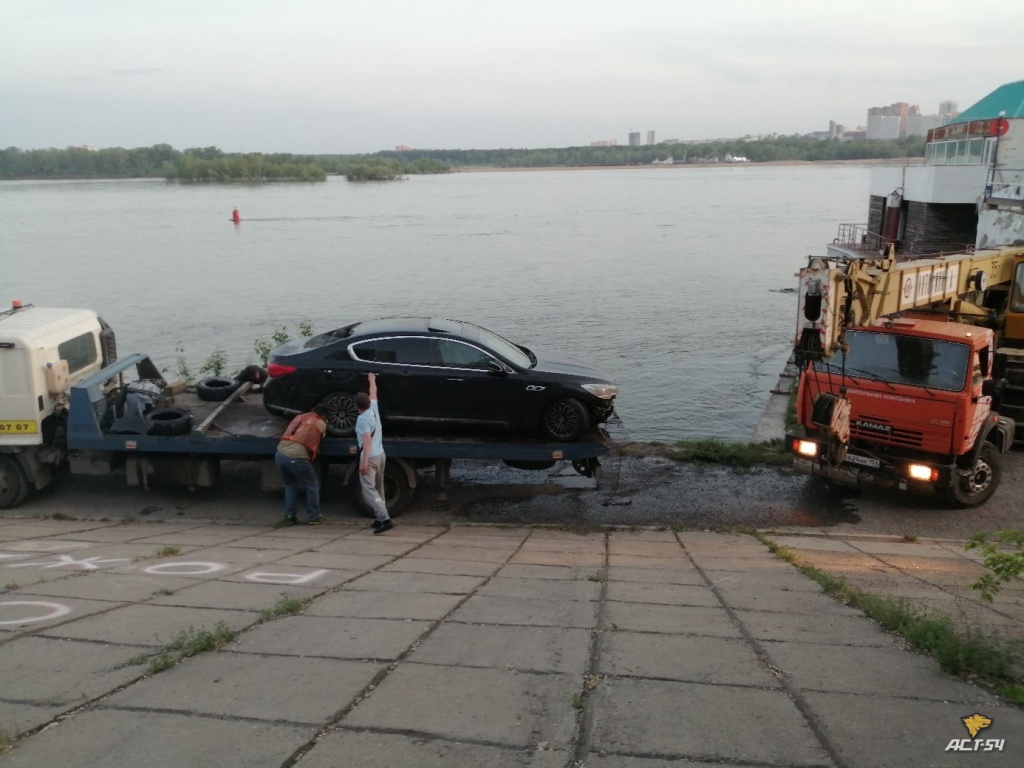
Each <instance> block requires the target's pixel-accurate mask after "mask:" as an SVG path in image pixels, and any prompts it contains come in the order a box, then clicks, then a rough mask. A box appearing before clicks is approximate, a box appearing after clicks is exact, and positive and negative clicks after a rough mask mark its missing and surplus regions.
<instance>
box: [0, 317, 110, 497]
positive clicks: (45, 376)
mask: <svg viewBox="0 0 1024 768" xmlns="http://www.w3.org/2000/svg"><path fill="white" fill-rule="evenodd" d="M115 357H116V347H115V342H114V334H113V331H112V330H111V329H110V328H109V326H107V325H106V324H105V323H104V322H103V320H102V319H101V318H100V317H99V316H98V315H97V314H96V313H95V312H92V311H90V310H85V309H64V308H40V307H34V306H32V305H31V304H29V305H22V304H21V303H20V302H17V301H15V302H14V303H13V305H12V306H11V308H10V309H8V310H5V311H3V312H0V508H6V507H9V506H14V505H15V504H17V503H18V502H19V501H20V500H21V499H22V498H24V496H25V494H27V493H28V491H29V490H30V489H31V488H32V487H35V488H42V487H43V486H45V485H46V484H47V483H49V482H50V480H51V478H52V470H53V469H54V468H55V466H56V465H57V464H58V463H59V462H60V461H62V460H63V457H64V455H65V445H64V440H65V437H66V435H65V430H64V424H65V415H64V414H65V413H66V408H67V399H68V391H69V389H70V388H71V385H72V384H74V383H75V382H77V381H79V380H81V379H84V378H86V377H88V376H91V375H93V374H95V373H96V372H98V371H100V370H101V369H102V368H103V367H104V366H106V365H107V364H108V363H110V362H112V361H113V359H114V358H115Z"/></svg>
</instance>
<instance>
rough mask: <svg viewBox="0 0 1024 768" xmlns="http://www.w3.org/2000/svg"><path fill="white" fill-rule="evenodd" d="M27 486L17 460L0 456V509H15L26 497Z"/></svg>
mask: <svg viewBox="0 0 1024 768" xmlns="http://www.w3.org/2000/svg"><path fill="white" fill-rule="evenodd" d="M28 492H29V485H28V480H27V479H26V478H25V473H24V472H23V471H22V470H21V465H20V464H19V463H18V460H17V459H15V458H13V457H11V456H0V509H11V507H16V506H18V505H19V504H21V502H23V501H24V500H25V497H26V496H28Z"/></svg>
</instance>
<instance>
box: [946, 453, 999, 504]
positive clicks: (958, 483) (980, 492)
mask: <svg viewBox="0 0 1024 768" xmlns="http://www.w3.org/2000/svg"><path fill="white" fill-rule="evenodd" d="M1002 477H1003V460H1002V457H1001V456H1000V455H999V451H998V450H997V449H996V447H995V446H994V445H992V443H985V444H984V445H983V446H981V453H980V454H978V460H977V461H975V462H974V466H973V467H972V468H971V469H969V470H965V471H960V470H954V472H953V477H952V478H951V479H950V481H949V487H948V488H946V496H947V498H948V499H949V503H950V504H952V505H953V506H954V507H960V508H967V507H976V506H978V505H979V504H984V503H985V502H986V501H988V498H989V496H991V495H992V494H993V493H995V490H996V488H998V487H999V481H1000V480H1001V479H1002Z"/></svg>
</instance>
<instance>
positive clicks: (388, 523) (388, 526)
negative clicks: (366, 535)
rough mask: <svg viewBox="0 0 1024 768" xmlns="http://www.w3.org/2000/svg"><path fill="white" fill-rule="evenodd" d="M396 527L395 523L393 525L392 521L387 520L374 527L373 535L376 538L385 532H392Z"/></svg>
mask: <svg viewBox="0 0 1024 768" xmlns="http://www.w3.org/2000/svg"><path fill="white" fill-rule="evenodd" d="M394 527H395V524H394V523H392V522H391V521H390V520H385V521H384V522H383V523H381V524H380V525H378V526H375V527H374V529H373V535H374V536H376V535H377V534H378V533H384V531H390V530H391V529H392V528H394Z"/></svg>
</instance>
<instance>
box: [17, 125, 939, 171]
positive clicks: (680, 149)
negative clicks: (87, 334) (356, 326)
mask: <svg viewBox="0 0 1024 768" xmlns="http://www.w3.org/2000/svg"><path fill="white" fill-rule="evenodd" d="M727 155H732V156H733V157H744V158H746V159H748V160H750V161H751V162H754V163H758V162H770V161H797V160H801V161H835V160H874V159H897V158H911V157H923V156H924V138H923V137H908V138H905V139H899V140H896V141H868V140H858V141H838V140H827V139H826V140H821V139H811V138H806V137H800V136H789V137H778V138H771V139H762V140H734V141H712V142H706V143H701V144H655V145H645V146H640V147H628V146H611V147H605V146H602V147H563V148H551V149H466V150H460V149H411V150H403V151H382V152H376V153H373V154H358V155H297V154H291V153H276V154H263V153H226V152H224V151H222V150H220V149H218V148H217V147H201V148H191V149H185V150H177V149H175V148H174V147H172V146H170V145H169V144H156V145H154V146H152V147H138V148H136V149H122V148H119V147H117V148H111V149H98V150H90V149H87V148H84V147H68V148H67V149H52V148H51V149H29V150H22V149H18V148H17V147H8V148H7V149H2V150H0V179H6V180H11V179H123V178H147V177H156V178H165V179H167V180H169V181H176V182H181V183H211V182H212V183H231V182H242V183H252V182H264V181H323V180H324V179H325V178H326V177H327V175H342V176H345V177H346V178H348V179H349V180H350V181H383V180H391V179H398V178H401V177H403V176H407V175H414V174H433V173H447V172H448V171H450V170H452V169H455V168H459V167H466V166H474V167H476V166H483V167H494V168H541V167H560V166H561V167H589V166H621V165H650V164H654V163H659V164H666V163H673V164H680V163H685V164H691V163H711V162H720V161H722V160H724V159H725V158H726V156H727Z"/></svg>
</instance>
